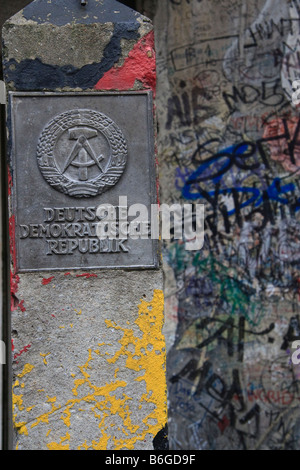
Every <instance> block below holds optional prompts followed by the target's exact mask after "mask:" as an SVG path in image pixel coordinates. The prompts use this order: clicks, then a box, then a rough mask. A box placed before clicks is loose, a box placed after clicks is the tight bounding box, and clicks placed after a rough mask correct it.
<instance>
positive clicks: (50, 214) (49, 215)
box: [44, 208, 54, 222]
mask: <svg viewBox="0 0 300 470" xmlns="http://www.w3.org/2000/svg"><path fill="white" fill-rule="evenodd" d="M44 211H45V219H44V221H45V222H52V220H53V219H54V209H51V208H50V209H48V208H45V209H44Z"/></svg>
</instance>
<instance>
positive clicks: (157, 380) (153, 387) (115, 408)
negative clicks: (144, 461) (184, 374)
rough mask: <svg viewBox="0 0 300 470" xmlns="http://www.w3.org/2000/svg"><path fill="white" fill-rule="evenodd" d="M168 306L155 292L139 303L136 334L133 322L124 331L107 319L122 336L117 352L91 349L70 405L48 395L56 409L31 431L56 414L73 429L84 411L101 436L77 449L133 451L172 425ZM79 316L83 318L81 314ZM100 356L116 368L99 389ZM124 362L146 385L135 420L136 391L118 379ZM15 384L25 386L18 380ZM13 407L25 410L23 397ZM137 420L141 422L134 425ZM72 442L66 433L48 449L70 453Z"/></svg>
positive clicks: (23, 426)
mask: <svg viewBox="0 0 300 470" xmlns="http://www.w3.org/2000/svg"><path fill="white" fill-rule="evenodd" d="M163 308H164V299H163V293H162V291H160V290H156V291H154V295H153V299H152V300H151V301H150V302H147V301H146V300H141V301H140V304H139V306H138V315H137V318H136V320H135V328H134V330H133V329H132V326H131V325H129V322H127V325H128V328H127V327H125V328H124V327H121V326H120V325H118V324H117V323H115V322H113V321H111V320H107V321H106V322H105V323H106V326H107V328H113V329H115V330H118V331H119V332H120V336H121V339H119V342H118V344H119V348H118V350H117V351H115V352H114V353H107V350H105V348H101V350H100V349H96V350H93V349H92V348H91V349H89V350H88V357H87V360H86V362H85V364H84V365H82V366H79V367H78V373H76V374H74V373H72V374H70V375H71V377H72V378H73V383H74V386H73V388H72V393H73V397H72V398H70V399H69V400H68V401H67V402H66V403H63V404H59V403H57V397H49V396H47V403H50V404H51V410H50V411H48V412H47V413H44V414H42V415H40V416H37V417H36V418H35V420H34V421H32V422H31V428H33V427H35V426H38V425H45V424H49V418H50V416H51V415H52V414H54V413H55V416H56V417H57V418H60V419H61V420H62V421H63V423H64V425H65V426H67V427H68V428H69V429H71V424H72V422H71V421H72V416H76V413H77V416H78V413H79V411H80V410H82V412H83V413H86V412H87V410H88V411H89V413H90V412H92V413H93V414H94V417H95V418H96V419H97V421H98V433H97V434H98V435H97V436H95V438H94V439H93V440H91V442H88V441H87V440H85V441H84V443H83V444H82V445H79V446H78V449H95V450H106V449H107V448H114V449H115V450H118V449H124V448H126V449H134V447H135V444H136V442H138V441H144V440H145V438H146V437H147V435H150V436H151V437H152V438H153V437H154V436H155V435H156V434H157V433H158V432H159V431H160V430H161V429H162V428H163V427H164V426H165V423H166V421H167V400H166V382H165V359H166V358H165V341H164V337H163V335H162V327H163V321H164V316H163ZM75 311H76V310H75ZM76 313H78V314H81V310H80V312H77V311H76ZM137 330H138V331H137ZM108 345H109V343H105V342H103V343H98V346H99V347H102V346H106V347H107V346H108ZM101 351H102V352H101ZM48 354H49V353H48ZM41 356H42V357H43V358H44V360H46V355H42V354H41ZM99 358H102V360H105V361H107V363H108V364H110V365H111V366H114V365H115V367H114V370H112V373H111V376H110V378H109V379H108V381H107V382H106V383H103V384H101V385H100V386H99V385H95V384H94V383H93V380H92V371H93V367H98V363H97V361H99ZM119 360H120V361H122V360H125V364H126V367H127V368H128V369H129V370H131V371H133V372H134V376H135V379H134V380H136V381H137V382H143V383H144V390H145V392H144V394H142V396H140V403H139V408H140V412H139V413H138V414H137V415H136V416H135V415H134V414H133V413H132V411H133V408H132V404H134V403H136V398H137V397H136V396H131V391H129V390H132V383H131V384H130V386H129V384H127V382H126V381H125V380H121V378H118V377H120V375H121V373H122V372H123V370H122V369H121V368H120V366H119V364H118V361H119ZM95 361H96V362H95ZM33 367H34V366H32V365H30V364H26V365H25V367H24V369H23V372H22V373H21V374H19V375H18V377H19V379H20V378H22V377H23V376H24V375H26V374H27V373H29V372H30V371H31V370H32V369H33ZM79 374H80V375H79ZM75 377H76V378H75ZM15 386H16V387H17V386H20V384H19V382H18V381H16V383H15ZM40 391H42V390H40ZM149 404H150V405H151V406H150V407H149ZM14 406H15V407H16V408H18V409H20V410H22V409H23V408H24V405H23V396H22V395H15V397H14ZM72 409H73V411H74V413H72ZM136 419H138V422H135V420H136ZM17 427H18V430H19V432H20V431H21V432H22V433H23V434H25V435H26V432H28V431H27V428H26V423H19V424H18V426H17ZM117 429H119V432H118V434H117V437H116V431H115V430H117ZM49 434H50V429H49V430H48V431H47V436H49ZM70 442H71V436H70V434H69V433H68V432H67V433H66V435H65V436H64V437H61V438H60V439H59V440H58V441H57V442H55V441H51V442H49V443H48V444H47V448H48V449H49V450H69V449H70Z"/></svg>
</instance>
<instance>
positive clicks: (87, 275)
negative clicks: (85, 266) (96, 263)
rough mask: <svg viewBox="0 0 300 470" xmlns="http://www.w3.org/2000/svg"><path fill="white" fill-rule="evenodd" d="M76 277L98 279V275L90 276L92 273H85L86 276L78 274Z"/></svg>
mask: <svg viewBox="0 0 300 470" xmlns="http://www.w3.org/2000/svg"><path fill="white" fill-rule="evenodd" d="M76 277H86V278H89V277H98V276H97V274H90V273H84V274H76Z"/></svg>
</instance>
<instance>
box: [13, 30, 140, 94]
mask: <svg viewBox="0 0 300 470" xmlns="http://www.w3.org/2000/svg"><path fill="white" fill-rule="evenodd" d="M139 26H140V25H139V24H138V23H135V22H132V23H120V24H116V25H115V29H114V34H113V36H112V38H111V40H110V42H109V43H108V44H107V46H106V47H105V49H104V52H103V57H102V60H101V62H99V63H93V64H88V65H84V66H83V67H82V68H80V69H79V68H77V67H75V66H74V65H65V66H62V67H59V66H57V65H50V64H45V63H43V62H42V61H41V60H40V59H39V58H36V59H25V60H23V61H22V62H20V63H18V62H17V61H16V60H15V59H11V60H10V61H7V62H6V63H4V77H5V80H6V82H7V83H8V82H13V84H14V87H15V88H16V89H17V90H24V91H28V90H31V91H41V90H55V89H57V88H63V87H70V88H77V87H79V88H82V89H88V88H93V87H94V86H95V85H96V83H97V82H98V80H100V79H101V78H102V77H103V75H104V74H105V72H107V71H108V70H110V69H111V68H112V67H113V66H114V64H115V63H117V62H118V60H119V58H120V56H121V53H122V48H121V40H122V39H128V40H130V39H133V40H137V39H139V37H140V34H139V32H138V29H139ZM12 69H13V70H12Z"/></svg>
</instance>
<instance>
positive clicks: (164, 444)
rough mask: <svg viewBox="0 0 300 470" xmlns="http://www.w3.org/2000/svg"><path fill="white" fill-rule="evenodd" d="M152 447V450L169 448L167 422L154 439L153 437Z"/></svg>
mask: <svg viewBox="0 0 300 470" xmlns="http://www.w3.org/2000/svg"><path fill="white" fill-rule="evenodd" d="M153 448H154V450H168V449H169V441H168V425H167V424H166V425H165V427H164V428H163V429H161V430H160V431H159V432H158V433H157V434H156V436H155V437H154V439H153Z"/></svg>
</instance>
